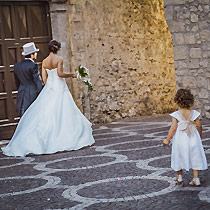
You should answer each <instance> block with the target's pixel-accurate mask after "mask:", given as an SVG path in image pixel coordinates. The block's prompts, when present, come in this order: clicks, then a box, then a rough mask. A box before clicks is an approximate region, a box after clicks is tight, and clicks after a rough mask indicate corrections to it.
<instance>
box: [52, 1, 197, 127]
mask: <svg viewBox="0 0 210 210" xmlns="http://www.w3.org/2000/svg"><path fill="white" fill-rule="evenodd" d="M181 2H182V1H178V3H179V4H181ZM62 7H65V12H63V13H62V14H61V12H56V11H55V12H54V13H53V17H55V15H57V17H60V18H62V21H63V23H62V24H59V26H56V27H57V28H59V30H58V29H57V28H56V27H54V26H53V25H52V28H53V36H54V37H55V38H56V37H58V38H61V39H62V40H60V41H61V42H65V43H66V45H65V49H68V53H67V55H68V56H65V59H66V60H65V62H67V63H68V65H67V69H66V71H70V70H69V69H71V71H73V70H75V69H76V68H77V66H78V65H79V64H82V65H84V66H86V67H87V68H89V70H90V75H91V78H92V83H93V87H94V89H95V91H94V92H92V93H88V92H87V90H86V88H85V87H84V86H83V85H82V84H81V83H80V82H78V81H76V80H69V81H68V83H69V84H70V85H69V87H70V89H71V92H72V93H73V96H74V99H75V101H76V103H77V105H78V106H79V107H80V109H81V110H82V111H83V113H85V115H86V116H87V117H88V118H90V120H91V122H94V123H105V122H111V121H114V120H117V119H119V118H125V117H131V116H137V115H152V114H156V113H168V112H171V111H173V110H174V108H175V105H174V103H173V97H174V93H175V89H176V87H175V86H176V84H175V69H174V58H173V46H172V38H171V34H170V31H169V29H168V25H167V23H166V20H165V11H164V2H163V0H151V1H148V0H140V1H135V0H125V1H122V0H114V1H113V0H86V1H83V0H69V1H66V3H63V4H56V3H51V8H52V10H53V8H57V10H58V8H62ZM173 9H174V8H173V7H171V11H168V13H170V14H171V13H172V12H173ZM62 11H64V10H62ZM64 16H65V18H64ZM53 20H54V19H53ZM62 21H60V22H62ZM174 30H175V31H180V30H181V31H184V30H185V27H184V25H183V23H182V21H180V23H176V24H175V25H174ZM60 33H61V34H62V35H59V34H60ZM180 39H181V38H180ZM183 39H184V37H183ZM199 52H200V51H199V50H196V47H194V49H192V52H191V53H192V56H193V57H192V59H193V60H194V59H199V58H197V57H198V56H199V55H200V54H199ZM61 53H64V51H63V52H61ZM177 55H178V56H180V58H181V59H183V57H186V58H187V48H186V49H182V48H181V53H180V51H179V50H178V52H177ZM194 57H196V58H194Z"/></svg>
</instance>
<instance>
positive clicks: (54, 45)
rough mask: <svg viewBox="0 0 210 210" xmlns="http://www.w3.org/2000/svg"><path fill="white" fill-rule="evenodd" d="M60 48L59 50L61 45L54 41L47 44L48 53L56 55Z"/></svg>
mask: <svg viewBox="0 0 210 210" xmlns="http://www.w3.org/2000/svg"><path fill="white" fill-rule="evenodd" d="M60 48H61V43H60V42H58V41H56V40H51V41H50V42H49V44H48V49H49V51H50V52H53V53H54V54H56V53H57V52H58V50H60Z"/></svg>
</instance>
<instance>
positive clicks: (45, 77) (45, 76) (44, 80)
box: [42, 62, 47, 84]
mask: <svg viewBox="0 0 210 210" xmlns="http://www.w3.org/2000/svg"><path fill="white" fill-rule="evenodd" d="M42 80H43V82H44V84H46V82H47V71H46V69H45V68H44V66H43V62H42Z"/></svg>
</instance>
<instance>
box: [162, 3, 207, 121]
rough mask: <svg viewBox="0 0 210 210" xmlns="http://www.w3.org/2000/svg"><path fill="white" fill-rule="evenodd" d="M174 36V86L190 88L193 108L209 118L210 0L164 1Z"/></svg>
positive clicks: (168, 21)
mask: <svg viewBox="0 0 210 210" xmlns="http://www.w3.org/2000/svg"><path fill="white" fill-rule="evenodd" d="M164 3H165V14H166V19H167V23H168V26H169V29H170V31H171V33H172V36H173V45H174V59H175V69H176V82H177V88H182V87H184V88H190V89H191V90H192V92H193V94H194V95H195V101H196V103H195V108H196V109H198V110H200V111H201V113H202V116H203V117H208V118H209V117H210V99H209V96H210V69H209V67H210V62H209V59H210V21H209V20H210V0H165V1H164Z"/></svg>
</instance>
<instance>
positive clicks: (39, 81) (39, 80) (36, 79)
mask: <svg viewBox="0 0 210 210" xmlns="http://www.w3.org/2000/svg"><path fill="white" fill-rule="evenodd" d="M32 74H33V79H34V82H35V84H36V86H37V89H38V91H39V92H40V91H41V90H42V88H43V82H42V78H41V76H40V73H39V70H38V65H37V64H36V63H35V64H34V67H33V68H32Z"/></svg>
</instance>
